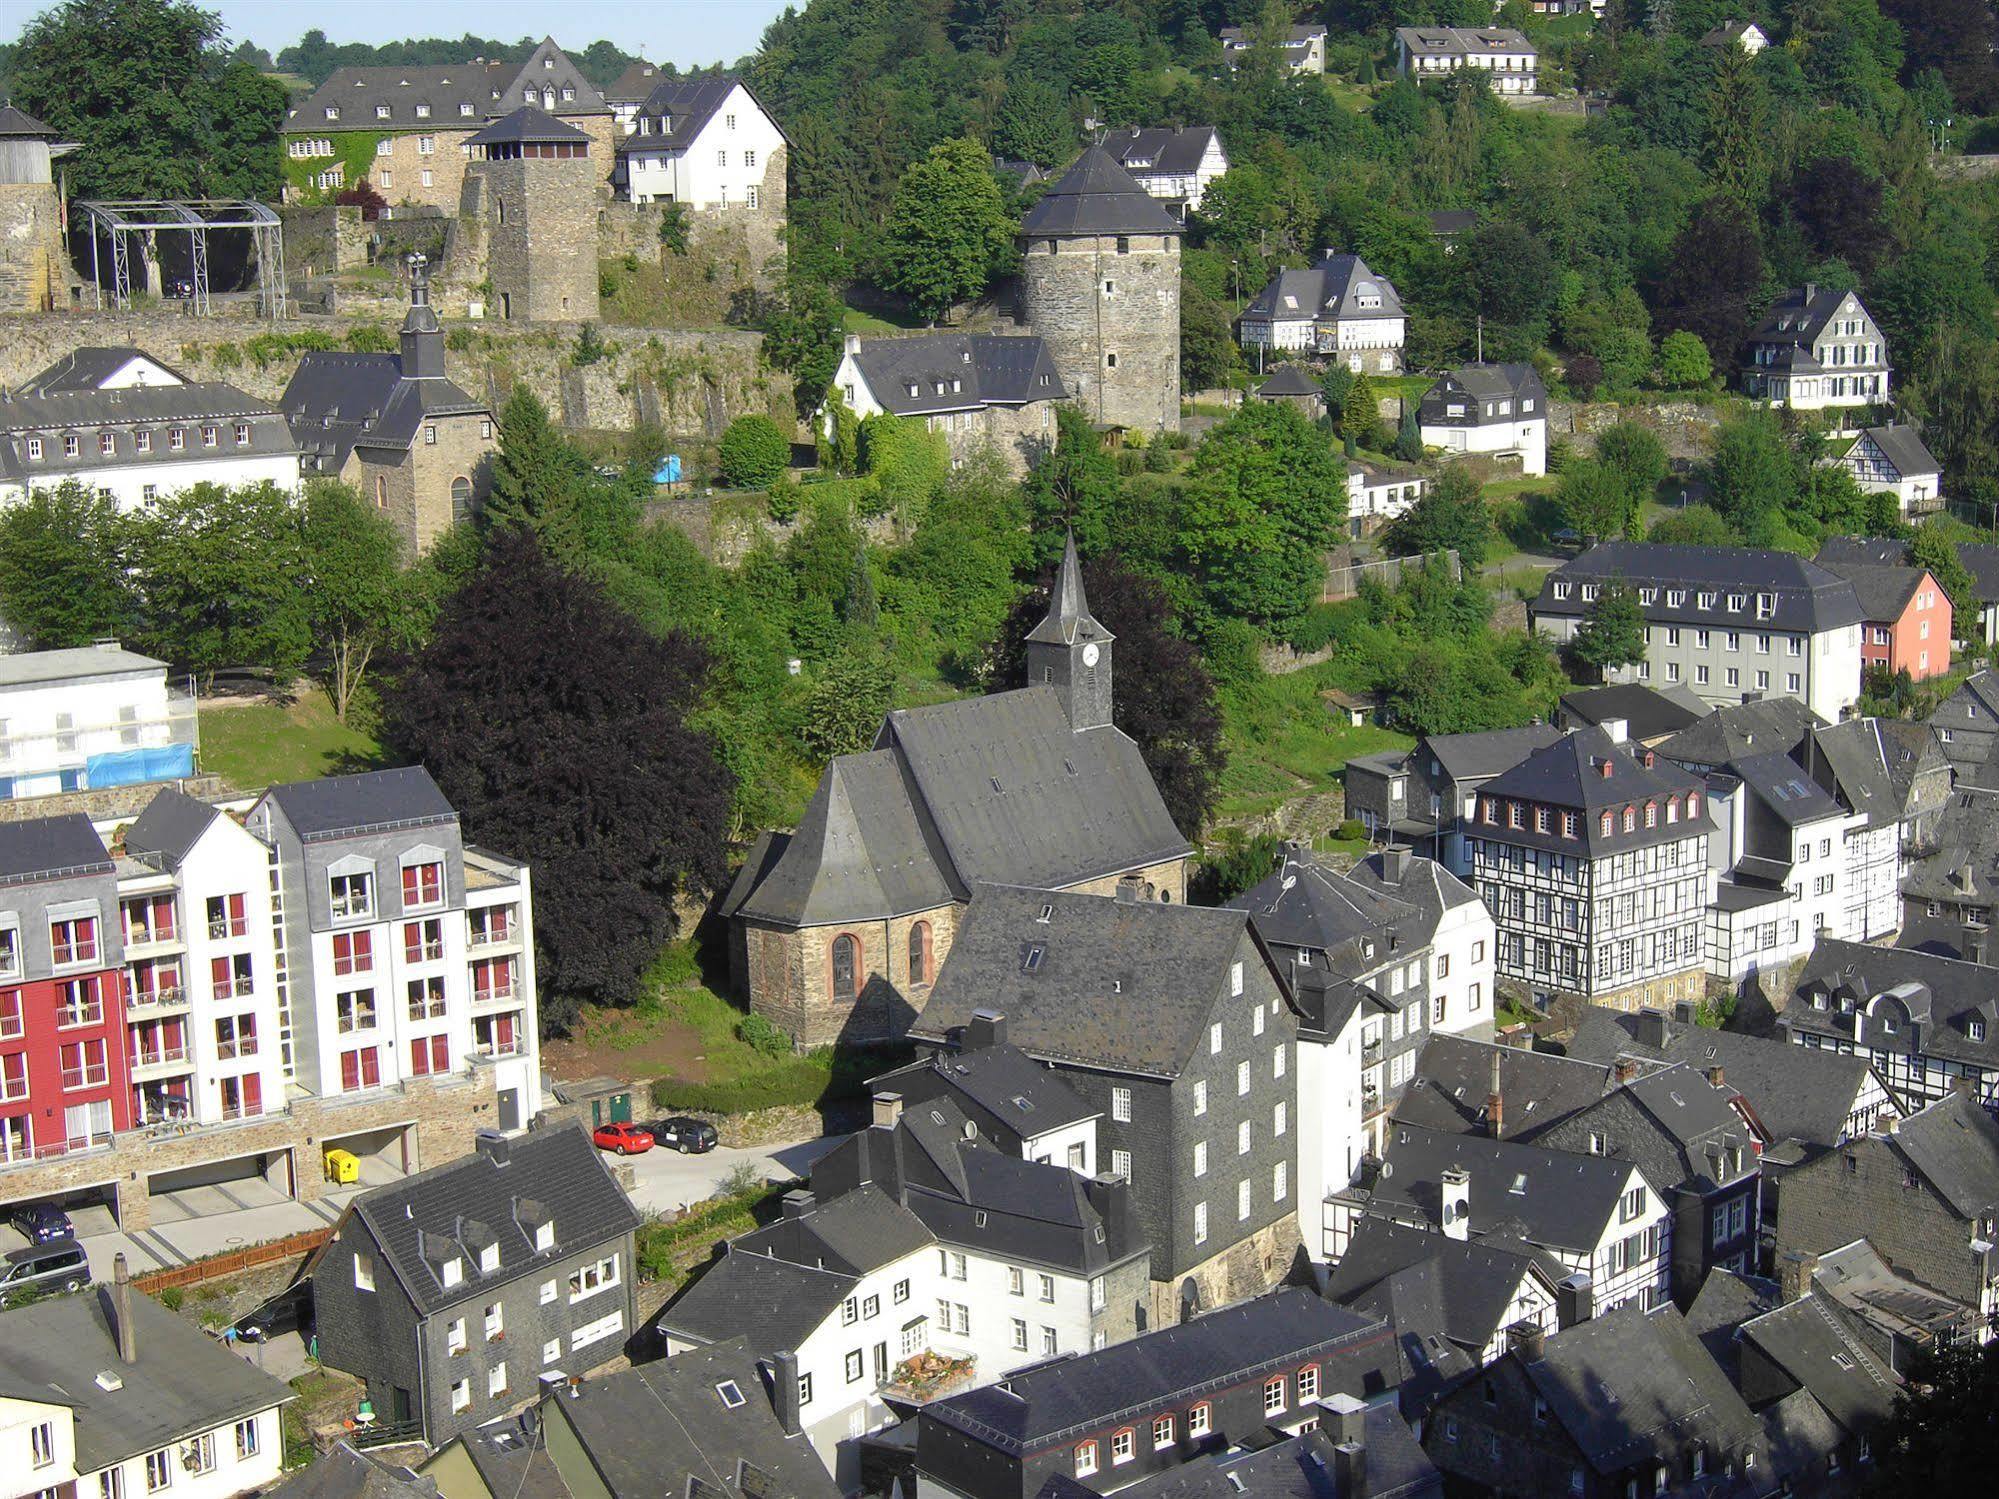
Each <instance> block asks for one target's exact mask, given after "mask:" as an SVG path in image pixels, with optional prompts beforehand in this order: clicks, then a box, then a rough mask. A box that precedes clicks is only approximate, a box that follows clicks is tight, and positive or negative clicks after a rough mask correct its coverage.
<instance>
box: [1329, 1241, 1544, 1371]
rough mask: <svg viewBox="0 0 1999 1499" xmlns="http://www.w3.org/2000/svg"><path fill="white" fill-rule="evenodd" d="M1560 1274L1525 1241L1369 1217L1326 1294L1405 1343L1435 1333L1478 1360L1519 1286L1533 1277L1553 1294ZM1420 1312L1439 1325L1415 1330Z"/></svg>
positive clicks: (1503, 1323)
mask: <svg viewBox="0 0 1999 1499" xmlns="http://www.w3.org/2000/svg"><path fill="white" fill-rule="evenodd" d="M1560 1274H1561V1270H1560V1266H1559V1265H1557V1264H1556V1263H1555V1261H1553V1260H1551V1259H1549V1258H1548V1257H1547V1256H1546V1255H1542V1254H1537V1253H1535V1252H1534V1251H1533V1250H1531V1249H1530V1248H1528V1247H1527V1246H1526V1245H1525V1244H1509V1243H1508V1242H1507V1241H1505V1240H1503V1239H1501V1240H1496V1241H1487V1240H1479V1241H1472V1240H1462V1239H1452V1238H1449V1237H1447V1236H1446V1235H1444V1234H1440V1233H1434V1232H1432V1231H1431V1230H1429V1229H1427V1228H1414V1227H1411V1226H1409V1225H1407V1224H1402V1223H1394V1222H1391V1221H1390V1220H1388V1219H1386V1218H1373V1217H1369V1218H1362V1219H1361V1221H1360V1223H1359V1224H1358V1226H1356V1227H1355V1229H1354V1231H1353V1237H1352V1239H1351V1240H1350V1241H1349V1242H1348V1244H1347V1248H1346V1251H1345V1253H1343V1254H1342V1255H1341V1256H1340V1261H1339V1263H1338V1264H1337V1265H1335V1266H1334V1267H1333V1270H1332V1273H1331V1276H1330V1278H1329V1279H1328V1280H1327V1282H1326V1288H1325V1296H1326V1299H1327V1300H1328V1301H1336V1302H1338V1303H1339V1304H1340V1305H1341V1306H1349V1307H1352V1308H1353V1309H1354V1310H1355V1311H1358V1312H1364V1313H1367V1314H1368V1315H1371V1316H1376V1317H1380V1318H1381V1319H1382V1320H1383V1321H1385V1322H1388V1323H1390V1324H1392V1325H1393V1326H1394V1328H1395V1330H1396V1332H1397V1334H1398V1335H1399V1336H1401V1337H1402V1338H1404V1339H1405V1340H1406V1339H1407V1338H1408V1337H1410V1336H1412V1335H1414V1336H1418V1337H1422V1336H1425V1335H1427V1334H1429V1333H1437V1334H1440V1335H1441V1336H1443V1337H1444V1338H1446V1339H1448V1340H1449V1341H1450V1342H1452V1343H1453V1344H1455V1345H1456V1346H1457V1347H1459V1348H1461V1349H1463V1350H1465V1351H1466V1352H1468V1353H1470V1354H1472V1355H1473V1356H1474V1357H1477V1356H1478V1355H1479V1354H1480V1353H1481V1351H1482V1350H1483V1349H1484V1348H1485V1346H1486V1345H1487V1344H1488V1343H1490V1342H1491V1341H1492V1340H1493V1339H1494V1338H1495V1337H1497V1336H1498V1335H1499V1334H1500V1333H1501V1332H1502V1331H1504V1330H1505V1327H1506V1323H1507V1313H1508V1311H1509V1309H1510V1308H1511V1307H1512V1305H1513V1297H1514V1294H1515V1293H1516V1292H1517V1291H1518V1290H1519V1289H1520V1283H1521V1281H1522V1280H1525V1279H1528V1278H1530V1277H1531V1278H1532V1279H1534V1280H1537V1281H1539V1282H1540V1283H1541V1286H1542V1288H1543V1289H1544V1290H1545V1291H1546V1292H1548V1293H1549V1294H1550V1295H1552V1294H1553V1292H1554V1284H1555V1281H1556V1280H1557V1279H1559V1278H1560ZM1419 1283H1421V1284H1422V1285H1423V1286H1425V1287H1426V1288H1427V1289H1428V1292H1429V1294H1428V1295H1427V1296H1426V1295H1424V1294H1422V1293H1421V1292H1418V1290H1417V1287H1418V1285H1419ZM1418 1308H1421V1309H1424V1310H1430V1309H1434V1312H1435V1314H1436V1316H1437V1319H1438V1320H1437V1321H1436V1322H1435V1324H1434V1325H1431V1326H1415V1325H1412V1324H1411V1321H1410V1318H1409V1316H1408V1313H1409V1312H1410V1311H1412V1310H1415V1309H1418ZM1419 1320H1422V1319H1420V1318H1419Z"/></svg>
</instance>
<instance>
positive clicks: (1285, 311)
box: [1242, 254, 1402, 323]
mask: <svg viewBox="0 0 1999 1499" xmlns="http://www.w3.org/2000/svg"><path fill="white" fill-rule="evenodd" d="M1375 294H1379V296H1380V298H1381V305H1380V306H1379V307H1367V308H1360V307H1356V306H1354V302H1355V299H1356V298H1358V297H1361V296H1368V295H1375ZM1242 316H1243V317H1244V318H1245V319H1248V320H1251V321H1263V322H1271V321H1288V320H1298V321H1304V322H1311V321H1315V320H1316V321H1321V322H1335V323H1336V322H1338V321H1340V320H1341V319H1342V318H1348V317H1351V318H1357V319H1362V320H1367V321H1372V320H1373V319H1376V318H1394V317H1401V316H1402V298H1401V296H1400V295H1399V294H1398V293H1397V292H1396V290H1395V284H1394V283H1393V282H1392V281H1390V280H1389V279H1388V278H1387V277H1386V276H1381V275H1377V274H1376V273H1375V272H1374V271H1372V270H1370V269H1369V268H1368V264H1367V262H1366V261H1364V260H1362V259H1361V258H1360V257H1359V256H1358V255H1333V254H1327V255H1325V256H1323V257H1321V258H1320V259H1319V261H1318V262H1317V263H1316V264H1314V265H1312V266H1311V267H1309V268H1308V269H1306V270H1302V271H1298V270H1292V271H1279V272H1278V273H1277V274H1276V275H1275V276H1273V277H1272V278H1271V279H1270V281H1269V282H1268V284H1266V285H1265V286H1264V288H1263V290H1262V291H1260V292H1258V293H1257V294H1256V297H1255V299H1254V300H1253V301H1252V302H1251V303H1250V304H1249V305H1248V306H1247V307H1245V308H1244V309H1243V311H1242Z"/></svg>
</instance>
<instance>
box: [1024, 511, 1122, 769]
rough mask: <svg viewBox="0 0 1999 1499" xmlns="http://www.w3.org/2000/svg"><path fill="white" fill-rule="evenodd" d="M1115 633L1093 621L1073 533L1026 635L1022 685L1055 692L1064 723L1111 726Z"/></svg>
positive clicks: (1075, 726) (1077, 726) (1080, 727)
mask: <svg viewBox="0 0 1999 1499" xmlns="http://www.w3.org/2000/svg"><path fill="white" fill-rule="evenodd" d="M1115 638H1116V637H1114V636H1113V635H1112V634H1111V632H1110V631H1109V630H1106V629H1105V628H1104V627H1103V626H1102V625H1100V624H1098V623H1097V621H1096V619H1095V617H1094V616H1092V615H1091V613H1090V601H1089V600H1088V599H1087V598H1085V597H1084V596H1083V569H1082V565H1081V564H1080V563H1079V562H1078V561H1077V560H1076V537H1075V535H1074V533H1073V532H1072V533H1071V534H1070V536H1069V538H1068V541H1067V543H1066V544H1065V545H1064V546H1063V548H1062V565H1061V567H1060V568H1058V569H1057V570H1056V573H1055V588H1054V591H1053V593H1052V594H1051V596H1050V597H1049V600H1048V614H1047V617H1046V618H1044V619H1043V620H1042V621H1041V623H1040V624H1038V625H1036V626H1035V627H1034V628H1033V629H1032V630H1030V631H1028V634H1027V685H1028V686H1030V687H1053V688H1054V689H1055V690H1056V691H1057V692H1058V693H1060V694H1061V697H1062V707H1063V710H1064V711H1065V712H1067V713H1068V715H1069V727H1070V728H1072V729H1074V730H1076V731H1077V732H1078V733H1080V732H1081V731H1082V730H1084V729H1102V728H1108V727H1110V722H1111V643H1112V641H1113V640H1114V639H1115Z"/></svg>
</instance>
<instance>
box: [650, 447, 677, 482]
mask: <svg viewBox="0 0 1999 1499" xmlns="http://www.w3.org/2000/svg"><path fill="white" fill-rule="evenodd" d="M652 482H653V483H655V484H678V483H679V482H680V455H679V454H678V453H668V454H667V455H666V459H665V461H664V462H662V463H661V464H660V466H659V472H658V473H656V474H654V475H653V476H652Z"/></svg>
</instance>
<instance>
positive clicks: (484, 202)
mask: <svg viewBox="0 0 1999 1499" xmlns="http://www.w3.org/2000/svg"><path fill="white" fill-rule="evenodd" d="M468 175H469V176H471V177H478V178H483V179H484V180H485V182H486V185H487V187H486V191H485V192H484V193H483V194H478V193H477V192H476V190H475V189H472V188H471V186H470V184H469V183H468V191H467V194H466V198H467V201H468V203H470V202H477V204H478V207H479V208H480V209H483V210H484V211H485V212H486V213H488V214H490V215H491V217H490V218H488V220H487V224H486V240H487V245H488V261H487V269H486V279H487V280H488V281H489V282H490V283H491V285H492V289H493V295H492V300H491V301H490V302H489V303H488V305H487V308H486V312H487V316H488V317H500V318H503V319H507V320H510V321H516V322H518V321H527V322H538V323H553V322H560V323H569V322H594V321H595V320H596V317H597V214H596V211H595V210H596V208H597V204H598V201H599V187H598V184H597V181H596V180H595V178H594V176H593V168H592V164H591V163H590V162H589V161H588V160H587V159H586V160H581V161H556V160H541V159H531V160H521V161H480V162H474V163H473V164H472V168H471V171H470V173H469V174H468Z"/></svg>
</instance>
